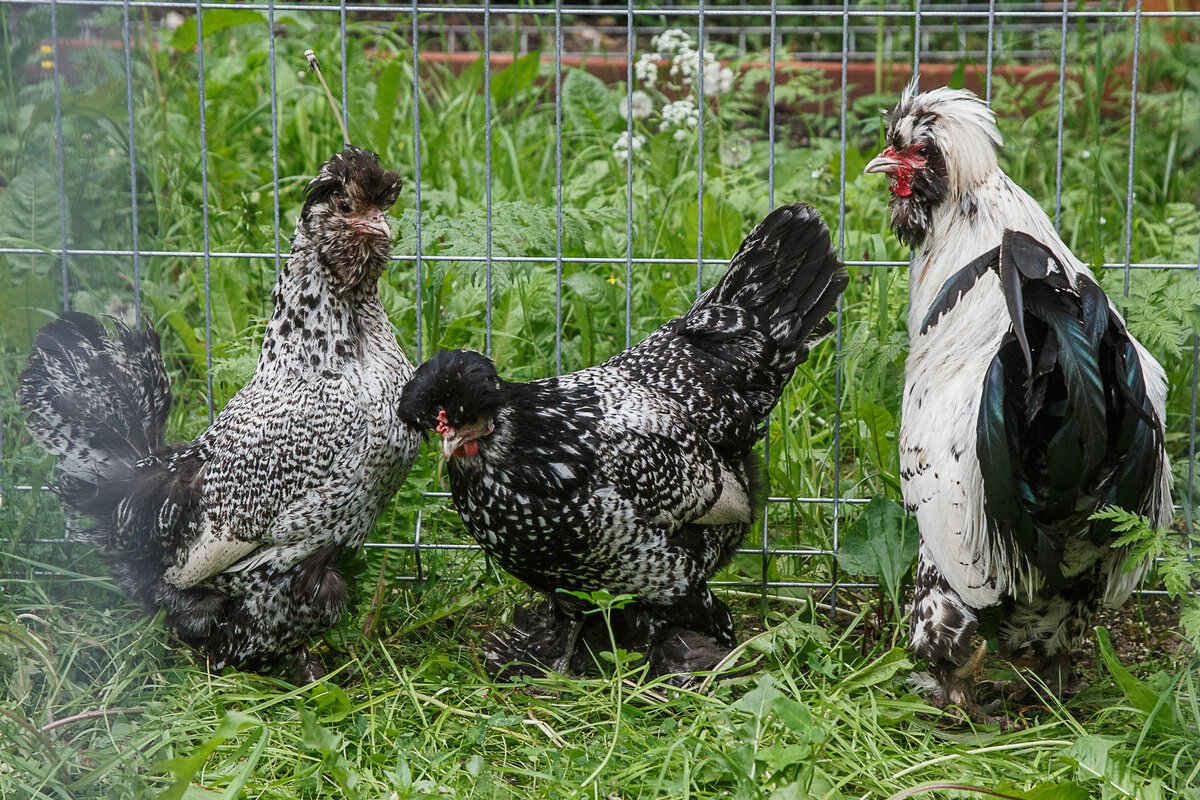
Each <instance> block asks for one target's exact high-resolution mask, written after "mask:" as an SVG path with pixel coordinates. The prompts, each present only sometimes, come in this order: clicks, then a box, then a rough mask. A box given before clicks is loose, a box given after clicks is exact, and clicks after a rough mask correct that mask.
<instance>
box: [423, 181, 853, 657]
mask: <svg viewBox="0 0 1200 800" xmlns="http://www.w3.org/2000/svg"><path fill="white" fill-rule="evenodd" d="M846 283H847V274H846V270H845V268H844V267H843V266H842V264H841V263H840V262H839V261H838V260H837V258H836V257H835V256H834V253H833V251H832V249H831V247H830V243H829V231H828V229H827V228H826V227H825V224H824V223H823V222H822V221H821V220H820V218H819V216H818V215H817V213H816V212H815V211H814V210H813V209H812V208H810V207H808V206H806V205H804V204H796V205H791V206H786V207H783V208H780V209H777V210H776V211H774V212H772V213H771V214H770V215H769V216H768V217H767V218H766V219H765V220H763V222H762V223H760V224H759V225H758V226H757V227H756V228H755V229H754V231H753V232H752V233H751V234H750V235H749V237H747V239H746V240H745V241H744V242H743V243H742V246H741V249H740V250H739V251H738V253H737V254H736V255H735V256H734V257H733V259H732V261H730V264H729V268H728V270H727V271H726V273H725V275H724V276H723V277H722V278H721V280H720V281H719V282H718V283H717V285H716V286H714V287H713V288H712V289H710V290H708V291H707V292H705V293H704V294H703V295H702V296H701V297H700V298H699V299H698V300H697V301H696V302H695V304H694V305H693V306H692V307H691V309H690V310H689V311H688V312H687V313H685V314H684V315H683V316H682V317H679V318H677V319H674V320H672V321H670V322H668V323H667V324H665V325H663V326H662V327H661V328H659V329H658V330H657V331H655V332H654V333H652V334H651V335H650V336H648V337H647V338H646V339H645V340H644V341H642V342H641V343H640V344H638V345H636V346H634V347H632V348H630V349H629V350H626V351H624V352H622V353H620V354H618V355H616V356H614V357H613V358H611V359H609V360H608V361H606V362H605V363H603V364H600V365H599V366H595V367H591V368H588V369H584V370H581V371H579V372H574V373H571V374H568V375H563V376H560V377H556V378H546V379H543V380H536V381H531V382H529V383H510V382H509V381H506V380H503V379H501V378H500V377H499V376H498V374H497V371H496V368H495V366H494V365H493V363H492V362H491V361H490V360H489V359H487V358H486V357H484V356H483V355H481V354H479V353H476V352H471V351H464V350H454V351H445V350H443V351H441V352H439V353H438V354H437V355H435V356H434V357H433V358H432V359H430V360H429V361H428V362H426V363H425V364H422V365H421V366H420V367H419V368H418V369H417V371H416V374H415V375H414V376H413V379H412V380H411V381H410V382H409V384H408V385H407V386H406V387H405V390H404V394H403V398H402V400H401V415H402V416H403V418H404V419H406V420H407V421H408V422H410V423H412V424H413V425H415V426H418V427H420V428H422V429H425V430H427V431H437V432H438V433H440V434H441V435H442V437H443V438H442V453H443V455H444V457H445V458H446V459H447V461H448V473H449V480H450V488H451V494H452V496H453V498H454V504H455V507H456V508H457V510H458V512H459V514H460V515H461V516H462V519H463V522H464V523H465V524H466V527H467V530H468V531H469V532H470V533H471V535H472V536H473V537H474V538H475V539H476V540H477V541H478V542H479V544H480V545H481V546H482V547H483V549H484V551H485V552H487V553H488V554H489V555H490V556H491V557H492V558H493V559H494V560H495V561H497V562H498V563H499V564H500V565H501V566H502V567H503V568H504V569H506V570H508V571H509V572H510V573H512V574H513V575H515V576H516V577H517V578H519V579H521V580H522V581H524V582H526V583H528V584H529V585H530V586H531V587H533V588H534V589H536V590H538V591H539V592H542V593H544V594H545V595H546V602H545V603H544V604H543V605H542V607H541V608H540V609H538V610H537V611H536V612H534V613H533V614H529V613H527V612H525V611H524V610H523V609H522V610H521V611H520V612H519V613H518V614H517V615H516V617H515V619H514V625H513V627H512V629H510V630H509V631H508V633H507V634H504V635H494V636H492V637H490V639H489V648H490V649H489V652H488V656H487V661H488V666H489V668H490V669H491V670H492V671H494V672H496V673H498V674H500V675H502V676H506V675H512V674H518V673H523V672H524V673H530V674H536V673H537V672H539V671H540V670H541V669H542V668H544V667H549V668H551V669H553V670H556V671H560V672H562V671H565V670H566V668H567V667H568V666H570V665H571V664H572V662H575V663H578V661H577V659H576V656H577V655H578V653H577V649H582V648H584V647H586V646H588V645H589V643H592V642H597V643H599V642H604V641H606V640H605V638H604V637H595V636H593V635H592V633H595V631H591V632H589V630H588V625H592V624H595V625H599V624H600V623H598V622H597V623H592V622H590V620H596V619H598V618H599V615H588V614H587V612H588V611H589V610H591V609H593V608H594V607H593V606H592V605H591V604H590V603H589V602H587V601H586V600H580V599H578V597H577V596H574V595H569V594H565V593H564V591H562V590H565V591H567V592H584V593H586V592H607V593H609V594H611V595H617V594H626V593H628V594H633V595H636V601H635V603H634V604H633V605H632V606H630V607H626V608H625V609H623V610H622V611H621V613H620V614H619V615H618V617H619V619H617V620H616V621H615V623H614V628H619V629H620V631H621V632H620V634H619V636H620V638H621V640H622V646H630V644H631V643H644V642H645V640H646V639H648V640H649V644H650V651H649V656H648V662H649V665H650V670H651V673H652V674H654V675H680V674H684V673H691V672H696V671H701V670H706V669H710V668H711V667H712V666H714V665H715V664H716V663H717V661H719V660H720V658H721V657H722V656H723V655H724V654H725V653H727V652H728V649H729V648H731V647H732V646H733V645H734V644H735V643H736V639H735V634H734V624H733V619H732V617H731V616H730V612H729V609H728V607H727V606H726V605H725V603H724V602H722V601H721V600H720V599H719V598H717V597H716V596H715V595H714V594H713V593H712V591H711V590H710V589H709V586H708V579H709V578H710V577H712V575H713V574H714V573H715V572H716V571H717V570H718V569H720V568H721V567H722V566H723V565H725V564H727V563H728V562H729V561H730V559H731V558H732V557H733V555H734V553H735V551H736V549H737V547H738V545H739V543H740V542H741V541H742V539H743V538H744V537H745V536H746V533H747V531H748V530H749V528H750V525H751V522H752V520H753V518H754V515H755V511H756V509H757V508H759V507H760V503H761V499H762V480H761V477H760V473H761V467H760V463H759V457H758V456H757V455H756V454H755V453H754V446H755V444H756V443H757V442H758V441H759V440H760V439H761V438H762V436H763V432H764V427H765V424H766V422H767V418H768V415H769V414H770V412H771V409H772V408H774V406H775V404H776V403H777V402H778V400H779V397H780V395H781V393H782V392H783V389H784V386H785V385H786V384H787V382H788V380H789V379H790V378H791V376H792V373H793V371H794V370H795V368H796V366H797V365H798V364H800V363H801V362H803V361H804V360H805V359H806V358H807V357H808V354H809V350H810V348H812V347H813V346H814V344H816V343H817V342H818V341H820V340H821V339H823V338H824V337H825V336H826V335H828V333H829V332H830V330H831V326H830V324H829V322H828V321H827V320H826V316H827V315H828V314H829V312H830V310H831V309H833V307H834V305H835V304H836V302H837V298H838V296H839V295H840V294H841V292H842V290H843V289H844V288H845V286H846ZM681 680H687V678H682V679H681Z"/></svg>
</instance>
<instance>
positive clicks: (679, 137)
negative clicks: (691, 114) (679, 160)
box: [672, 128, 687, 142]
mask: <svg viewBox="0 0 1200 800" xmlns="http://www.w3.org/2000/svg"><path fill="white" fill-rule="evenodd" d="M672 135H673V137H674V139H675V141H677V142H682V141H683V140H684V139H686V138H687V131H685V130H684V129H683V128H680V129H679V130H677V131H675V133H674V134H672Z"/></svg>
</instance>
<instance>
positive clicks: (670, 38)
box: [650, 28, 692, 55]
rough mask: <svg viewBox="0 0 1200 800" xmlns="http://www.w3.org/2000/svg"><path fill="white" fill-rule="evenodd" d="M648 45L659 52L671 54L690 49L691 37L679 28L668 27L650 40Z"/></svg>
mask: <svg viewBox="0 0 1200 800" xmlns="http://www.w3.org/2000/svg"><path fill="white" fill-rule="evenodd" d="M650 46H651V47H653V48H654V49H655V50H657V51H659V52H660V53H666V54H668V55H671V54H673V53H677V52H680V51H683V50H691V49H692V37H691V36H689V35H688V33H687V32H686V31H684V30H682V29H680V28H668V29H667V30H665V31H663V32H662V33H660V34H659V35H658V36H655V37H654V38H653V39H651V40H650Z"/></svg>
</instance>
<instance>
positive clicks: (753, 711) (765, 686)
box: [730, 675, 783, 722]
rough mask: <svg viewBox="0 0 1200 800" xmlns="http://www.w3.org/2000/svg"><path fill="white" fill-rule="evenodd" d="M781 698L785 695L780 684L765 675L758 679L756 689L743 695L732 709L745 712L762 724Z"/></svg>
mask: <svg viewBox="0 0 1200 800" xmlns="http://www.w3.org/2000/svg"><path fill="white" fill-rule="evenodd" d="M781 697H783V693H782V692H781V691H779V684H777V683H776V682H775V679H774V678H772V677H771V676H770V675H763V676H762V677H761V678H759V679H758V683H756V684H755V685H754V688H753V689H751V690H750V691H749V692H747V693H746V694H744V695H742V697H741V698H739V699H738V701H737V702H736V703H734V704H733V705H732V706H730V708H733V709H735V710H737V711H744V712H746V713H747V714H749V715H750V716H751V717H753V718H754V719H755V720H756V721H758V722H761V721H762V720H763V719H765V718H766V717H767V715H768V714H769V713H770V712H771V709H772V708H773V706H774V705H775V702H776V701H777V700H779V699H780V698H781Z"/></svg>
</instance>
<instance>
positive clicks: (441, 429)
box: [435, 408, 454, 436]
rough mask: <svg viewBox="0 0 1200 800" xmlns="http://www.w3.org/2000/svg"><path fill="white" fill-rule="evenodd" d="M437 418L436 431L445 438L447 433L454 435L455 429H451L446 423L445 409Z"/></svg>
mask: <svg viewBox="0 0 1200 800" xmlns="http://www.w3.org/2000/svg"><path fill="white" fill-rule="evenodd" d="M437 418H438V424H437V428H436V429H435V430H437V432H438V433H440V434H442V435H443V436H445V435H446V434H447V433H452V432H453V431H454V428H451V427H450V423H449V422H447V421H446V409H444V408H443V409H442V410H441V411H439V412H438V415H437Z"/></svg>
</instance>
